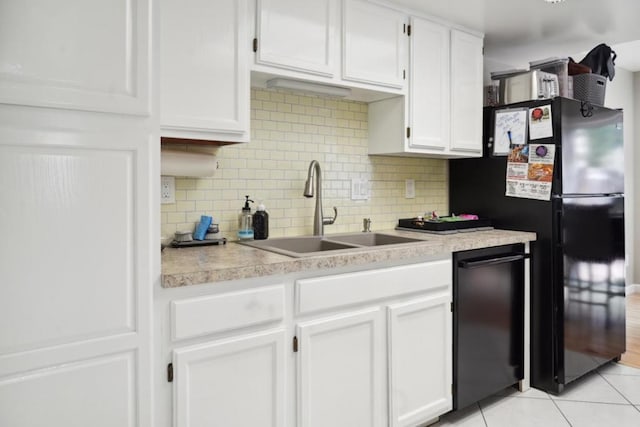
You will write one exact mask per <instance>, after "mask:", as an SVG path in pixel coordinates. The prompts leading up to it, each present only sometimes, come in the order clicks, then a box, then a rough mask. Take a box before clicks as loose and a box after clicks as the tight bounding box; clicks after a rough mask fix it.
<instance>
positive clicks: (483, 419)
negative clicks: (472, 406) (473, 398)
mask: <svg viewBox="0 0 640 427" xmlns="http://www.w3.org/2000/svg"><path fill="white" fill-rule="evenodd" d="M476 405H478V409H480V415H481V416H482V421H484V427H489V422H488V421H487V419H486V418H485V417H484V412H483V411H482V406H480V402H478V403H476Z"/></svg>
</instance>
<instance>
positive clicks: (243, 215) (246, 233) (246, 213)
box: [238, 196, 253, 240]
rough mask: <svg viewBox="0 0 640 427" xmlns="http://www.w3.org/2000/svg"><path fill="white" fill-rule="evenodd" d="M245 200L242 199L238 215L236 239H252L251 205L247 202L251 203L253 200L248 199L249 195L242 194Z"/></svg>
mask: <svg viewBox="0 0 640 427" xmlns="http://www.w3.org/2000/svg"><path fill="white" fill-rule="evenodd" d="M244 197H246V199H247V200H245V201H244V207H243V208H242V211H241V212H240V216H239V217H238V239H240V240H252V239H253V223H252V216H251V207H250V206H249V202H251V203H253V200H251V199H249V196H244Z"/></svg>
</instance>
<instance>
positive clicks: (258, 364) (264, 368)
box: [173, 330, 285, 427]
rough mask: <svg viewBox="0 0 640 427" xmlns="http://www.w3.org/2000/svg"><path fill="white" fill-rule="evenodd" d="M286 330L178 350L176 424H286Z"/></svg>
mask: <svg viewBox="0 0 640 427" xmlns="http://www.w3.org/2000/svg"><path fill="white" fill-rule="evenodd" d="M284 336H285V332H284V330H276V331H271V332H267V333H256V334H250V335H245V336H243V337H240V338H234V339H229V340H223V341H217V342H212V343H207V344H202V345H197V346H193V347H188V348H184V349H177V350H175V351H174V359H173V366H174V375H175V376H174V384H175V389H174V404H175V406H174V410H175V414H174V420H175V423H174V425H175V427H208V426H271V427H280V426H282V425H284V374H285V372H284V371H285V367H284V366H285V364H284Z"/></svg>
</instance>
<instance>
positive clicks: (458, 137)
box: [451, 30, 482, 155]
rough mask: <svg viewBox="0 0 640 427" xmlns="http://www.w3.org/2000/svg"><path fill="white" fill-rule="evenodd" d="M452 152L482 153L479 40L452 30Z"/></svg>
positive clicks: (480, 43)
mask: <svg viewBox="0 0 640 427" xmlns="http://www.w3.org/2000/svg"><path fill="white" fill-rule="evenodd" d="M451 150H455V151H462V152H466V154H472V153H477V155H480V154H481V153H482V38H480V37H476V36H474V35H471V34H468V33H465V32H462V31H457V30H451Z"/></svg>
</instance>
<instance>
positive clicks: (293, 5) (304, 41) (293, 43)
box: [255, 0, 339, 77]
mask: <svg viewBox="0 0 640 427" xmlns="http://www.w3.org/2000/svg"><path fill="white" fill-rule="evenodd" d="M337 3H338V0H302V1H301V0H258V1H257V10H256V12H257V18H256V38H257V41H256V45H255V47H256V48H257V51H256V63H258V64H264V65H268V66H275V67H280V68H285V69H290V70H294V71H301V72H305V73H311V74H317V75H319V76H326V77H332V76H334V75H335V74H336V65H337V64H336V62H337V61H336V60H337V59H338V58H339V57H338V52H337V51H338V47H339V46H338V40H339V33H338V30H339V27H338V5H337Z"/></svg>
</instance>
